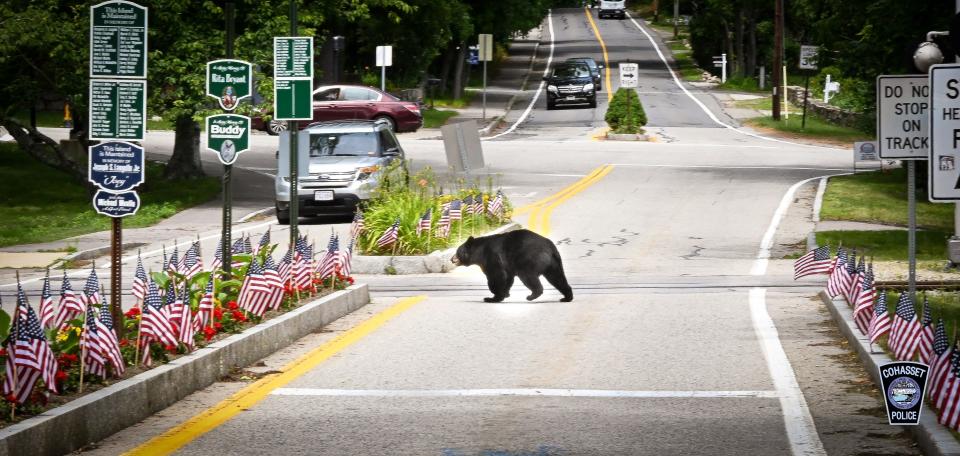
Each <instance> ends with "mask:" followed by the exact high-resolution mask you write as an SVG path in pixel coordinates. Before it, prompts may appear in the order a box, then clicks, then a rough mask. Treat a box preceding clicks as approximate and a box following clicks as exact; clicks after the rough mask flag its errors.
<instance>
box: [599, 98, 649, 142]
mask: <svg viewBox="0 0 960 456" xmlns="http://www.w3.org/2000/svg"><path fill="white" fill-rule="evenodd" d="M604 120H606V121H607V125H609V126H610V129H611V130H613V132H614V133H640V131H641V127H643V126H644V125H646V124H647V114H646V113H645V112H643V105H641V104H640V97H639V96H638V95H637V92H636V91H635V90H633V89H623V88H621V89H617V93H615V94H614V95H613V100H610V106H609V107H607V114H606V115H605V116H604Z"/></svg>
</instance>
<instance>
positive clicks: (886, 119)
mask: <svg viewBox="0 0 960 456" xmlns="http://www.w3.org/2000/svg"><path fill="white" fill-rule="evenodd" d="M929 93H930V88H929V86H928V85H927V77H926V76H887V75H881V76H877V143H878V144H877V145H878V149H879V151H880V158H881V159H896V160H904V161H906V162H907V211H908V217H907V220H908V222H907V225H908V230H907V255H908V259H909V267H910V270H909V276H908V283H909V288H910V298H911V299H914V300H915V299H916V291H917V187H916V180H917V175H916V161H917V160H926V159H927V156H928V150H929V147H928V140H927V125H928V124H929V120H928V115H929V114H928V112H929V109H928V108H929V105H930V102H929V99H928V96H929ZM931 195H932V193H931Z"/></svg>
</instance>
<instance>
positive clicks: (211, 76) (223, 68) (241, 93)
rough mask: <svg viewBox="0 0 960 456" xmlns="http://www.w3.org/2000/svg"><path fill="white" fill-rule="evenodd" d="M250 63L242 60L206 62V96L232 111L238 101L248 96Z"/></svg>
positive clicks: (251, 73) (250, 72) (251, 72)
mask: <svg viewBox="0 0 960 456" xmlns="http://www.w3.org/2000/svg"><path fill="white" fill-rule="evenodd" d="M251 68H252V66H251V65H250V62H244V61H243V60H231V59H223V60H214V61H211V62H207V96H210V97H213V98H216V99H217V101H218V102H219V103H220V107H221V108H223V109H224V110H227V111H233V110H234V109H236V108H237V105H238V104H240V100H243V99H244V98H247V97H249V96H250V93H251V92H252V90H251V87H253V83H252V78H253V71H252V69H251Z"/></svg>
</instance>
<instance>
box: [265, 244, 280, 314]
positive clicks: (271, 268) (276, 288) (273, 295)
mask: <svg viewBox="0 0 960 456" xmlns="http://www.w3.org/2000/svg"><path fill="white" fill-rule="evenodd" d="M263 280H264V281H265V282H266V284H267V287H269V288H270V296H269V297H268V298H267V310H274V309H277V308H279V307H280V304H282V303H283V288H284V287H283V279H281V278H280V271H279V268H277V265H276V263H274V262H273V255H272V254H271V255H267V258H266V259H265V260H263Z"/></svg>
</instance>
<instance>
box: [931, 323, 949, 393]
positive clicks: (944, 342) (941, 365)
mask: <svg viewBox="0 0 960 456" xmlns="http://www.w3.org/2000/svg"><path fill="white" fill-rule="evenodd" d="M927 365H928V366H930V375H929V376H928V377H927V398H928V399H930V403H931V404H936V403H937V394H938V393H939V392H940V391H939V390H940V383H941V382H942V381H943V378H944V374H946V373H947V370H946V369H947V367H948V366H949V365H950V341H949V340H948V339H947V328H946V326H945V325H944V324H943V319H942V318H940V319H938V321H937V329H936V331H935V334H934V337H933V358H932V359H931V360H930V362H929V363H928V364H927Z"/></svg>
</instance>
